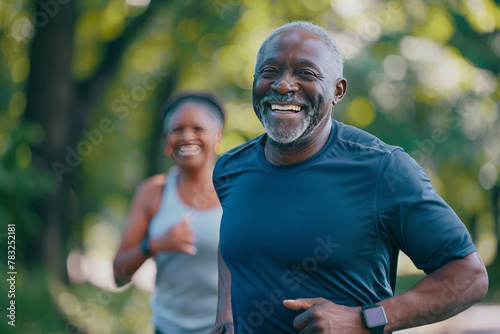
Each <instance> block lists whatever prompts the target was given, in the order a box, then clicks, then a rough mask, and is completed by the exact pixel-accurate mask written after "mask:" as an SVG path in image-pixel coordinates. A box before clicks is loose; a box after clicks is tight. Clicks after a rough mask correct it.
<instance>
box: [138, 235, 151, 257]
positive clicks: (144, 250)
mask: <svg viewBox="0 0 500 334" xmlns="http://www.w3.org/2000/svg"><path fill="white" fill-rule="evenodd" d="M141 251H142V253H143V254H144V255H146V257H150V256H151V255H153V254H152V253H151V250H150V249H149V238H148V237H147V236H146V237H145V238H144V239H143V240H142V242H141Z"/></svg>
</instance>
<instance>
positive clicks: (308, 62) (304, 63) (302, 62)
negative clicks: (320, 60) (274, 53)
mask: <svg viewBox="0 0 500 334" xmlns="http://www.w3.org/2000/svg"><path fill="white" fill-rule="evenodd" d="M296 63H297V64H299V65H307V66H311V67H314V68H315V69H316V70H318V71H319V70H320V69H319V67H318V66H316V64H314V63H313V62H310V61H309V60H307V59H297V61H296Z"/></svg>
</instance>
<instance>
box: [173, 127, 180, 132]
mask: <svg viewBox="0 0 500 334" xmlns="http://www.w3.org/2000/svg"><path fill="white" fill-rule="evenodd" d="M181 131H182V128H173V129H172V132H181Z"/></svg>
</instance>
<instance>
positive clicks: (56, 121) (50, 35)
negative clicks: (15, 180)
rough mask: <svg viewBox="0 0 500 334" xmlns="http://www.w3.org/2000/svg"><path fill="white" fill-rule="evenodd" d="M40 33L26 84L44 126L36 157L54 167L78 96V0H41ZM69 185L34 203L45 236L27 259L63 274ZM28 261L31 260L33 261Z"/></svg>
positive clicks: (30, 107)
mask: <svg viewBox="0 0 500 334" xmlns="http://www.w3.org/2000/svg"><path fill="white" fill-rule="evenodd" d="M34 17H35V18H38V19H37V20H35V22H34V24H35V35H34V37H33V41H32V44H31V69H30V76H29V79H28V89H27V101H28V104H27V109H26V114H25V117H26V119H27V120H29V121H32V122H36V123H39V124H40V125H41V126H42V127H43V129H44V132H45V140H44V141H43V143H42V144H41V145H40V146H38V147H35V148H34V149H33V153H34V160H35V161H34V162H35V163H36V164H37V165H38V166H39V167H41V168H47V169H50V164H51V163H52V162H53V161H56V160H60V159H61V158H62V156H63V152H64V146H65V143H66V141H67V140H66V139H67V137H68V123H69V122H70V117H71V113H70V110H69V107H70V105H71V103H72V101H73V99H74V96H75V86H74V84H73V80H72V78H71V60H72V55H73V35H74V33H73V32H74V2H73V1H68V2H67V3H65V4H59V3H58V2H56V1H38V2H37V5H36V15H35V16H34ZM68 198H69V196H68V187H67V185H66V184H65V183H64V182H59V183H57V184H56V187H55V191H54V192H53V193H52V194H50V195H49V196H46V197H43V198H42V199H41V200H39V201H38V202H37V203H34V206H35V210H36V212H37V214H38V215H39V217H40V220H41V222H42V226H41V227H40V232H41V233H40V238H39V239H38V240H37V241H36V244H37V245H35V247H36V248H35V249H38V250H43V252H40V251H38V252H31V254H30V256H29V257H28V259H29V260H30V263H31V264H34V263H37V262H39V260H43V262H44V263H45V265H46V267H47V268H48V269H49V270H51V271H52V272H54V273H55V274H56V275H57V276H58V277H64V276H65V275H64V273H65V271H64V261H63V257H62V256H63V254H62V252H61V249H62V240H64V238H65V237H66V235H67V231H68V228H67V224H66V222H67V221H68V220H67V214H68V212H67V210H66V208H67V207H68V206H67V202H68ZM30 263H28V265H29V264H30Z"/></svg>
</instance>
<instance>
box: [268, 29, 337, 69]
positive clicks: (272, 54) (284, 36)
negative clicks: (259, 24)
mask: <svg viewBox="0 0 500 334" xmlns="http://www.w3.org/2000/svg"><path fill="white" fill-rule="evenodd" d="M263 51H264V52H263V59H262V61H263V62H276V61H279V60H278V58H277V54H279V53H281V54H283V53H284V52H286V53H288V54H289V53H291V52H293V53H300V54H301V55H302V57H301V58H302V59H301V61H303V62H304V61H306V60H304V57H305V58H315V60H316V61H327V57H328V46H327V44H326V43H325V41H324V40H323V39H322V38H321V37H320V36H318V35H316V34H314V33H311V32H309V31H305V30H303V29H297V28H295V29H290V30H286V31H282V32H280V33H278V34H276V35H275V36H273V37H272V38H271V39H269V40H268V41H267V43H266V45H265V46H264V50H263Z"/></svg>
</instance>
